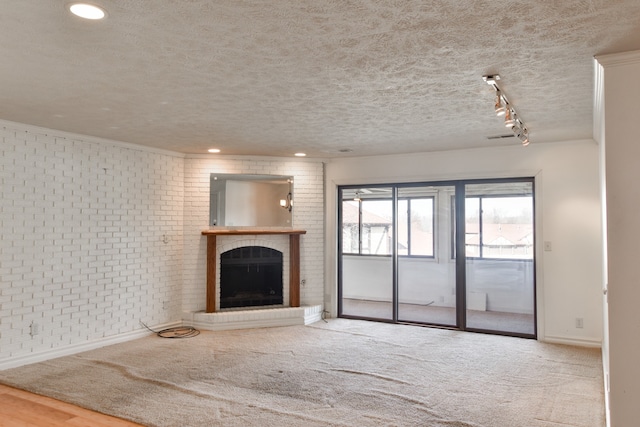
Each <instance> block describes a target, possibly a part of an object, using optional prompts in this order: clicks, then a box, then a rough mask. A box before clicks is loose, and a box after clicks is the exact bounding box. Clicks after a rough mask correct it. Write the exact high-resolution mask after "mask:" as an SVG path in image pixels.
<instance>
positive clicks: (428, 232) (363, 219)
mask: <svg viewBox="0 0 640 427" xmlns="http://www.w3.org/2000/svg"><path fill="white" fill-rule="evenodd" d="M533 195H534V191H533V179H532V178H519V179H497V180H482V181H479V180H477V181H447V182H434V183H417V184H390V185H384V186H377V185H371V186H362V187H360V186H358V187H356V186H344V187H340V188H339V197H340V199H339V201H340V204H339V215H338V216H339V224H340V227H339V229H340V235H339V238H338V240H339V249H340V251H339V254H338V273H339V274H338V293H339V298H338V312H339V313H338V314H339V316H341V317H350V318H360V319H372V320H382V321H390V322H403V323H417V324H427V325H436V326H443V327H453V328H459V329H461V330H474V331H483V332H495V333H500V334H508V335H516V336H523V337H535V334H536V327H535V325H536V318H535V306H536V305H535V275H534V272H535V265H534V262H535V257H534V255H535V250H534V207H533V206H534V197H533ZM457 254H458V255H457Z"/></svg>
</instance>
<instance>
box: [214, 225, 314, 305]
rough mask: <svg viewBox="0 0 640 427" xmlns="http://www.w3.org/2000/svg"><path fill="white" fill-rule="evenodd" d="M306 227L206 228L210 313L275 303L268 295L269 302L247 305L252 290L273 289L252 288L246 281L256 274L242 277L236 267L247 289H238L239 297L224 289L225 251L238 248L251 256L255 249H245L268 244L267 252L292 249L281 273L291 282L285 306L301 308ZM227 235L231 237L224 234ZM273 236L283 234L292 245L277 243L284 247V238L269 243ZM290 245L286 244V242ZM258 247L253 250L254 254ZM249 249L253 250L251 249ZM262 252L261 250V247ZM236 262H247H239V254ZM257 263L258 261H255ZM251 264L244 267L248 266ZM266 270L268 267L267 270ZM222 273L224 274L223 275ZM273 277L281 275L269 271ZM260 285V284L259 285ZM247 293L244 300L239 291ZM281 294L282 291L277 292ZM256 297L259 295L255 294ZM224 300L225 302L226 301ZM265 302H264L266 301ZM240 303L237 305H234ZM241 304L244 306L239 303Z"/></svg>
mask: <svg viewBox="0 0 640 427" xmlns="http://www.w3.org/2000/svg"><path fill="white" fill-rule="evenodd" d="M305 233H306V231H305V230H295V229H289V228H283V229H280V228H277V229H276V228H273V229H256V228H247V229H245V228H240V229H227V228H218V227H216V228H212V229H208V230H204V231H202V234H203V235H205V236H207V283H206V286H207V293H206V295H207V296H206V298H207V299H206V313H214V312H216V311H218V310H220V309H224V308H231V307H252V306H256V305H271V304H269V299H268V298H266V302H267V303H266V304H263V303H258V304H253V303H249V304H245V303H246V302H247V300H251V298H252V297H250V296H248V293H254V294H256V293H263V291H264V292H266V293H267V294H271V290H269V288H268V285H264V286H265V289H263V290H258V291H257V292H256V290H254V291H248V288H247V286H248V285H246V281H247V280H249V281H253V280H254V279H256V273H255V272H254V274H249V276H250V277H248V278H244V279H242V278H239V276H237V275H236V274H237V273H238V271H237V270H238V269H236V268H232V270H236V271H235V272H233V273H231V274H232V276H234V277H233V280H234V281H236V282H238V281H244V282H245V284H244V285H242V284H241V285H240V286H241V287H244V288H245V289H241V290H240V291H237V292H235V296H231V294H232V293H228V294H227V293H224V292H220V290H221V289H220V288H221V286H220V282H221V279H223V277H222V274H225V273H223V272H224V269H225V268H224V266H223V265H224V261H223V260H222V258H223V256H222V255H223V254H224V253H226V252H229V251H231V250H236V249H237V250H238V251H239V252H234V253H235V254H236V255H238V254H242V253H243V252H242V251H244V254H247V255H248V256H249V257H251V250H249V249H243V248H248V247H264V251H265V252H266V253H267V254H270V255H273V254H274V252H271V251H273V250H275V252H286V249H288V256H286V254H285V257H286V258H285V259H283V260H282V267H281V269H280V270H281V271H282V273H280V275H281V277H282V284H283V285H284V286H286V284H287V282H288V287H286V288H284V289H282V291H281V294H282V302H281V303H280V304H282V305H283V306H288V307H300V235H301V234H305ZM224 236H227V237H224ZM269 236H282V237H283V238H284V239H286V238H287V237H288V243H289V244H288V248H287V247H281V248H278V247H277V246H282V245H283V244H284V242H283V241H279V242H280V243H279V244H273V241H271V243H269V241H270V240H269ZM285 245H286V244H285ZM256 250H257V249H253V251H254V253H255V251H256ZM247 251H249V252H247ZM257 251H258V252H259V251H260V250H257ZM266 258H269V259H268V260H267V263H265V265H266V264H268V263H270V262H271V261H273V258H274V257H273V256H267V257H266ZM232 259H235V260H236V261H232V262H231V264H236V265H238V264H242V263H243V261H238V259H239V258H238V257H236V258H232ZM254 264H255V261H254ZM287 266H288V271H289V274H288V276H284V274H285V272H286V270H287ZM246 267H247V265H245V266H244V268H245V269H246ZM251 268H252V267H251V266H249V270H250V273H251ZM253 269H254V270H257V268H256V266H255V265H254V266H253ZM263 272H264V270H263ZM219 273H220V274H219ZM269 275H270V278H269V279H268V280H273V278H274V276H277V273H273V271H272V272H271V273H270V274H269ZM258 287H259V286H258ZM239 292H240V293H244V294H245V296H246V297H247V298H244V299H245V303H243V302H242V301H241V300H242V299H243V297H242V296H241V295H238V293H239ZM276 293H278V291H276ZM254 296H255V295H254ZM223 300H224V302H223ZM263 302H264V301H263ZM287 303H288V304H287ZM234 304H236V305H234ZM238 304H240V305H238Z"/></svg>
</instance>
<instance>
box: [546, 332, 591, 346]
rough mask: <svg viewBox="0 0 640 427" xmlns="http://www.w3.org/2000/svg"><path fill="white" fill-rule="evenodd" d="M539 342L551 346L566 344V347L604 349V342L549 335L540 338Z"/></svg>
mask: <svg viewBox="0 0 640 427" xmlns="http://www.w3.org/2000/svg"><path fill="white" fill-rule="evenodd" d="M538 340H539V341H542V342H547V343H550V344H565V345H575V346H578V347H591V348H602V342H601V341H600V340H593V339H584V338H571V337H558V336H552V335H547V336H545V337H538Z"/></svg>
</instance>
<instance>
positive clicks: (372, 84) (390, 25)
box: [0, 0, 640, 157]
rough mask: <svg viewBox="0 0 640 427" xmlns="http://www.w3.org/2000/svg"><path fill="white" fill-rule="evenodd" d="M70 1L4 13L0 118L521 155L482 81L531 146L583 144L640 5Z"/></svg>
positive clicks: (368, 150)
mask: <svg viewBox="0 0 640 427" xmlns="http://www.w3.org/2000/svg"><path fill="white" fill-rule="evenodd" d="M66 3H67V0H47V1H43V0H20V1H2V2H1V3H0V82H1V86H0V119H5V120H11V121H17V122H22V123H28V124H33V125H38V126H44V127H49V128H53V129H59V130H64V131H70V132H75V133H80V134H86V135H93V136H98V137H103V138H109V139H114V140H119V141H125V142H131V143H137V144H143V145H149V146H154V147H159V148H164V149H169V150H175V151H179V152H184V153H203V152H205V151H206V149H207V148H210V147H218V148H220V149H222V151H223V153H227V154H255V155H278V156H279V155H283V156H289V155H291V154H292V153H294V152H297V151H304V152H307V153H308V154H309V156H314V157H336V156H354V155H356V156H361V155H372V154H389V153H407V152H419V151H433V150H447V149H457V148H464V147H480V146H492V145H510V144H516V143H517V141H515V140H514V139H513V138H509V139H499V140H488V139H487V136H493V135H500V134H508V133H509V132H510V131H507V130H506V128H505V127H504V126H502V124H501V121H500V120H499V119H498V118H497V117H496V116H495V114H494V113H493V91H492V89H491V88H490V87H489V86H488V85H487V84H485V83H484V82H483V80H482V75H483V74H487V73H499V74H500V75H501V76H502V81H501V84H502V87H503V89H504V90H505V92H506V93H507V95H508V97H509V99H510V100H511V102H512V103H513V104H515V106H516V108H517V109H518V111H519V113H520V115H521V116H522V118H523V119H524V120H525V122H526V123H527V125H528V126H529V128H530V131H531V140H532V144H534V143H540V142H551V141H561V140H567V139H580V138H591V136H592V122H593V120H592V115H593V86H594V82H593V79H594V78H593V70H594V65H593V56H594V55H596V54H603V53H612V52H620V51H627V50H636V49H640V1H638V0H567V1H564V0H563V1H560V0H557V1H551V0H549V1H547V0H544V1H534V0H529V1H524V0H520V1H517V0H503V1H495V0H486V1H477V0H476V1H466V0H464V1H461V0H431V1H427V0H420V1H417V0H376V1H374V0H359V1H349V0H295V1H292V0H179V1H178V0H118V1H116V0H112V1H110V0H100V1H99V2H98V1H96V2H95V3H98V4H101V5H102V6H104V7H105V8H106V10H107V11H108V18H107V19H106V20H103V21H100V22H92V21H84V20H81V19H79V18H77V17H75V16H72V15H70V14H69V13H68V12H67V11H66V9H65V4H66ZM342 149H350V150H353V151H352V152H350V153H347V154H344V153H341V152H340V150H342Z"/></svg>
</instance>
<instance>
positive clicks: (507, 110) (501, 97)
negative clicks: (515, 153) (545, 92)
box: [482, 74, 529, 147]
mask: <svg viewBox="0 0 640 427" xmlns="http://www.w3.org/2000/svg"><path fill="white" fill-rule="evenodd" d="M482 78H483V80H484V81H485V82H486V83H487V84H488V85H489V86H491V87H493V89H494V90H495V91H496V101H495V112H496V115H497V116H499V117H500V116H504V125H505V126H506V127H507V128H509V129H511V130H513V133H514V134H515V135H516V137H517V138H518V139H519V140H520V141H521V142H522V145H523V146H525V147H526V146H527V145H529V130H528V129H527V126H526V125H525V124H524V122H523V121H522V118H521V117H520V115H519V114H518V113H517V112H516V109H515V107H514V106H513V105H512V104H511V103H510V102H509V100H508V99H507V96H506V95H505V93H504V92H503V91H502V89H500V87H499V86H498V80H500V76H499V75H498V74H490V75H486V76H482Z"/></svg>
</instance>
